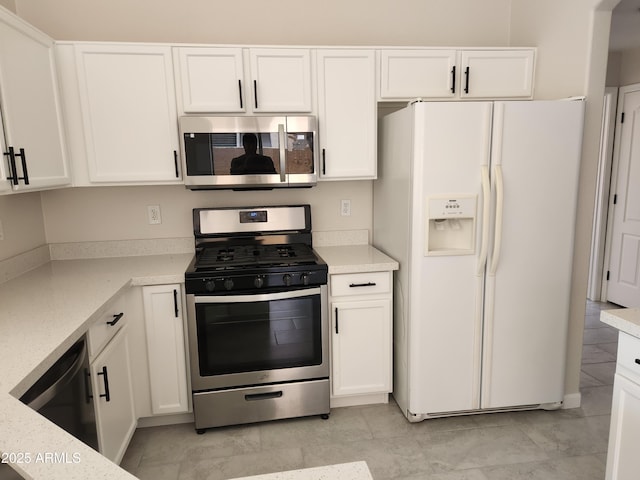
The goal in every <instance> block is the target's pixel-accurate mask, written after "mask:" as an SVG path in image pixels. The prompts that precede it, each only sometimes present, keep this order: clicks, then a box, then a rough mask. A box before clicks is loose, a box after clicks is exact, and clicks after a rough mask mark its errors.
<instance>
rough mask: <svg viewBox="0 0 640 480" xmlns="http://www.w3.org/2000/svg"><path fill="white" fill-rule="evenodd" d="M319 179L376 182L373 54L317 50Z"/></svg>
mask: <svg viewBox="0 0 640 480" xmlns="http://www.w3.org/2000/svg"><path fill="white" fill-rule="evenodd" d="M317 62H318V131H319V138H320V179H321V180H358V179H375V178H376V172H377V170H376V138H377V134H376V132H377V123H376V122H377V112H376V93H375V84H376V81H375V53H374V51H373V50H365V49H362V50H339V49H336V50H318V52H317Z"/></svg>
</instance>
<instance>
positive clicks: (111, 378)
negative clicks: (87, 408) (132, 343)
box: [91, 325, 136, 463]
mask: <svg viewBox="0 0 640 480" xmlns="http://www.w3.org/2000/svg"><path fill="white" fill-rule="evenodd" d="M127 335H128V327H127V326H126V325H125V326H124V327H122V329H121V330H120V331H119V332H118V333H117V334H116V335H115V337H113V339H112V340H111V341H110V342H109V344H107V346H106V347H105V348H104V350H103V351H102V352H101V353H100V355H98V356H97V357H96V359H95V360H94V361H93V362H92V363H91V382H92V385H93V401H94V404H95V411H96V424H97V430H98V446H99V448H100V453H102V455H104V456H105V457H107V458H108V459H109V460H111V461H113V462H115V463H120V460H122V457H123V455H124V452H125V451H126V450H127V446H128V445H129V441H130V440H131V437H132V436H133V432H134V430H135V428H136V415H135V408H134V403H133V387H132V384H131V367H130V360H129V344H128V337H127Z"/></svg>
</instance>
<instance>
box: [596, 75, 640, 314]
mask: <svg viewBox="0 0 640 480" xmlns="http://www.w3.org/2000/svg"><path fill="white" fill-rule="evenodd" d="M635 91H640V83H634V84H632V85H625V86H624V87H620V88H619V90H618V110H621V109H622V107H623V106H624V96H625V95H626V94H628V93H631V92H635ZM621 113H622V112H617V113H616V122H615V124H616V125H615V138H614V144H613V157H612V162H611V175H610V176H611V181H610V189H609V203H608V208H607V225H606V240H605V249H604V265H605V266H606V268H603V269H602V292H601V295H600V300H601V301H603V302H606V301H607V287H608V284H607V271H608V270H609V264H610V262H611V240H612V239H611V235H612V232H613V208H614V205H613V195H611V192H615V191H616V183H617V178H618V168H619V163H620V141H621V136H622V122H621V117H622V115H621Z"/></svg>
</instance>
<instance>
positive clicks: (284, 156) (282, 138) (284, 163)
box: [278, 124, 287, 183]
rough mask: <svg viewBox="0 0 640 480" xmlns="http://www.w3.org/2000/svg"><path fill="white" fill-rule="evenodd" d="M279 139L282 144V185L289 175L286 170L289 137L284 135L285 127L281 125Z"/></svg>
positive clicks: (279, 126)
mask: <svg viewBox="0 0 640 480" xmlns="http://www.w3.org/2000/svg"><path fill="white" fill-rule="evenodd" d="M278 139H279V143H280V181H281V182H282V183H284V182H285V181H286V180H287V173H286V169H287V159H286V158H287V157H286V155H287V146H286V141H287V137H286V136H285V133H284V125H283V124H279V125H278Z"/></svg>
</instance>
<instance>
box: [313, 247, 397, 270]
mask: <svg viewBox="0 0 640 480" xmlns="http://www.w3.org/2000/svg"><path fill="white" fill-rule="evenodd" d="M314 250H315V251H316V252H317V253H318V255H320V257H322V259H323V260H324V261H325V262H326V263H327V266H328V267H329V274H333V273H360V272H381V271H388V270H398V262H396V261H395V260H394V259H393V258H391V257H389V256H387V255H385V254H384V253H382V252H381V251H380V250H378V249H377V248H375V247H373V246H371V245H344V246H334V247H314Z"/></svg>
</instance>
